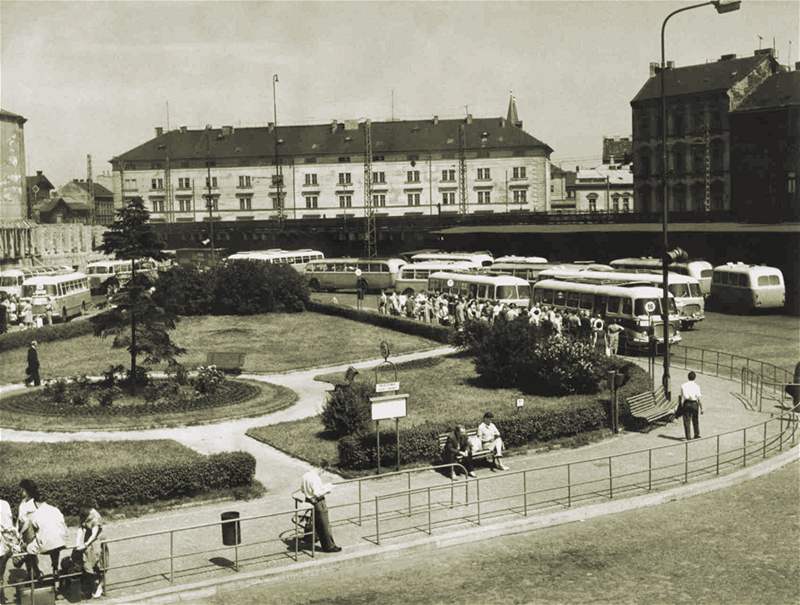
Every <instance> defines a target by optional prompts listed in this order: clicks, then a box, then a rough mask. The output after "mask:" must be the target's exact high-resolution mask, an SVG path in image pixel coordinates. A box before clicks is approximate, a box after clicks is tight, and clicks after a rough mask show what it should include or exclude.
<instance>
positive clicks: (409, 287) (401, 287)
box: [394, 260, 480, 296]
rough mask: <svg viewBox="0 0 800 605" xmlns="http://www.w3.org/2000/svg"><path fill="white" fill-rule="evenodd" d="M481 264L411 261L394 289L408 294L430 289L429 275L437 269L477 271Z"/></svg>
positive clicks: (401, 270)
mask: <svg viewBox="0 0 800 605" xmlns="http://www.w3.org/2000/svg"><path fill="white" fill-rule="evenodd" d="M478 269H480V265H475V263H471V262H469V261H433V260H431V261H423V262H421V263H409V264H407V265H403V268H402V269H400V275H399V276H398V278H397V281H396V282H395V285H394V289H395V290H397V291H398V292H401V293H402V294H405V295H406V296H408V295H410V294H416V293H417V292H419V291H421V290H427V289H428V277H429V276H430V274H431V273H436V272H437V271H459V272H460V271H477V270H478Z"/></svg>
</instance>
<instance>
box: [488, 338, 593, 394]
mask: <svg viewBox="0 0 800 605" xmlns="http://www.w3.org/2000/svg"><path fill="white" fill-rule="evenodd" d="M602 359H603V358H602V356H601V355H598V354H597V353H596V352H595V350H594V349H593V348H592V346H591V344H589V343H587V342H583V341H578V340H572V339H570V338H559V337H550V338H547V339H546V340H544V341H542V342H538V343H536V344H535V345H534V346H533V350H532V352H531V355H530V358H529V359H528V360H526V364H525V365H526V367H525V369H524V371H523V372H521V373H520V376H521V378H522V380H521V381H520V382H518V383H517V384H518V386H519V387H520V388H522V390H524V391H526V392H529V393H537V394H540V395H571V394H576V393H596V392H597V391H598V390H599V383H600V380H601V379H602V378H603V368H604V363H603V361H602ZM476 365H477V364H476Z"/></svg>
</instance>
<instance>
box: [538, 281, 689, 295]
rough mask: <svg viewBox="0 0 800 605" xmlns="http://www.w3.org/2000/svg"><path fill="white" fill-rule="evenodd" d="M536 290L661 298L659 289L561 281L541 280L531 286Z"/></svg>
mask: <svg viewBox="0 0 800 605" xmlns="http://www.w3.org/2000/svg"><path fill="white" fill-rule="evenodd" d="M537 288H560V289H564V290H568V291H570V292H590V293H592V294H594V293H596V292H598V291H599V290H600V291H602V292H603V293H604V294H606V295H608V296H623V297H624V296H627V297H630V296H631V295H632V294H633V295H634V296H636V297H637V298H661V296H662V291H661V288H654V287H652V286H636V287H626V286H618V285H613V284H583V283H577V282H571V281H565V280H561V279H543V280H541V281H537V282H536V283H535V284H534V285H533V289H534V290H536V289H537ZM669 296H670V298H674V296H672V293H669Z"/></svg>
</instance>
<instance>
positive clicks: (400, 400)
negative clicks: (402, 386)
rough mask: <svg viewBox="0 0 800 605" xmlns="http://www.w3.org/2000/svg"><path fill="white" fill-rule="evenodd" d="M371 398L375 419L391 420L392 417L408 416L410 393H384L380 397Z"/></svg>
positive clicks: (373, 417)
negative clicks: (407, 406)
mask: <svg viewBox="0 0 800 605" xmlns="http://www.w3.org/2000/svg"><path fill="white" fill-rule="evenodd" d="M369 400H370V401H371V402H372V419H373V420H389V419H391V418H405V417H406V402H407V401H408V394H403V395H382V396H380V397H370V399H369Z"/></svg>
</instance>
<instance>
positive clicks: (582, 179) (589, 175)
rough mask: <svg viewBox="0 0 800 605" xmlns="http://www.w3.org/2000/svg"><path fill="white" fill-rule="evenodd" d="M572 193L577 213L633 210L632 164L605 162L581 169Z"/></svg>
mask: <svg viewBox="0 0 800 605" xmlns="http://www.w3.org/2000/svg"><path fill="white" fill-rule="evenodd" d="M567 190H568V191H569V192H570V193H572V196H571V199H573V200H574V202H575V205H574V208H573V209H574V210H575V211H576V212H614V213H621V212H633V210H634V204H633V173H632V172H631V167H630V166H629V165H627V166H620V165H602V166H598V167H596V168H578V169H577V174H576V175H575V182H574V183H573V185H571V186H570V187H568V188H567Z"/></svg>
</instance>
